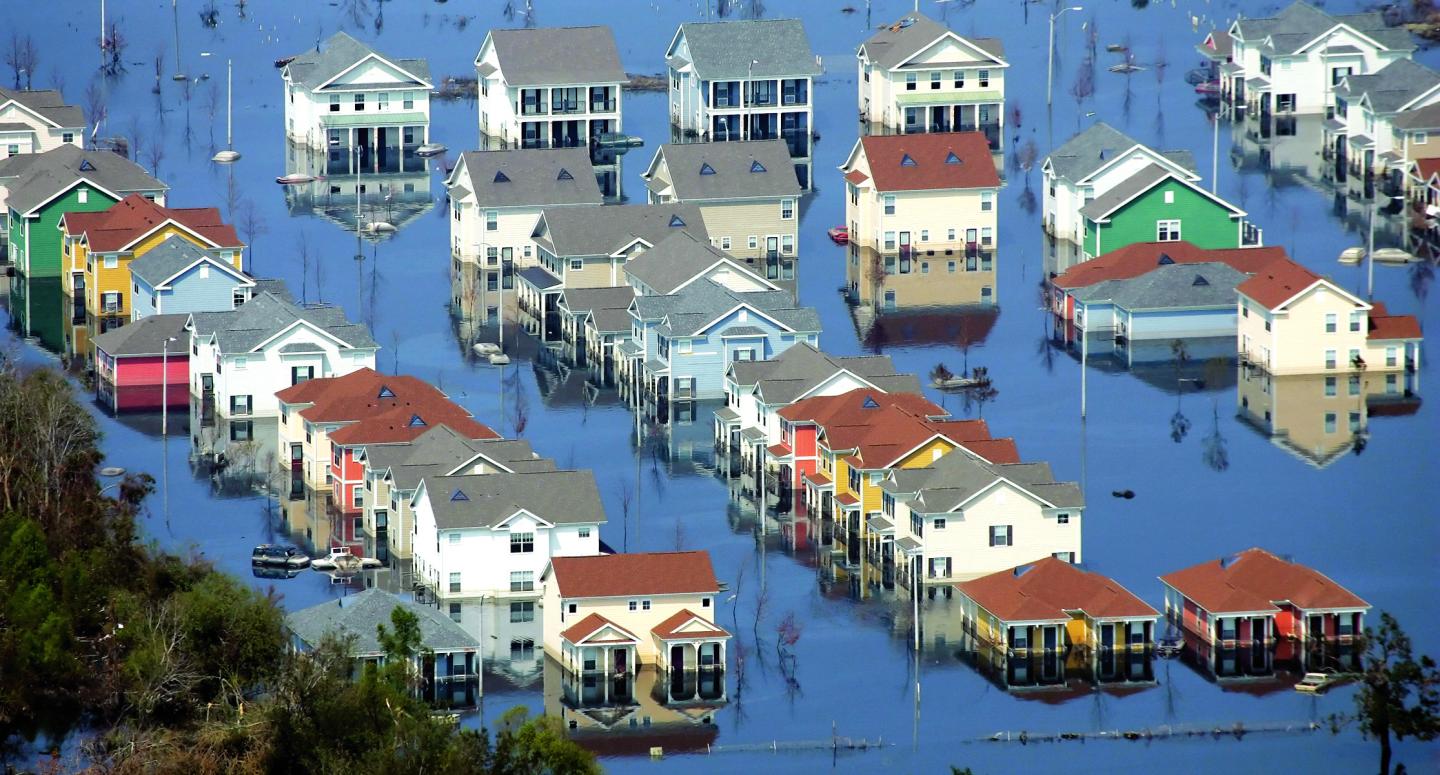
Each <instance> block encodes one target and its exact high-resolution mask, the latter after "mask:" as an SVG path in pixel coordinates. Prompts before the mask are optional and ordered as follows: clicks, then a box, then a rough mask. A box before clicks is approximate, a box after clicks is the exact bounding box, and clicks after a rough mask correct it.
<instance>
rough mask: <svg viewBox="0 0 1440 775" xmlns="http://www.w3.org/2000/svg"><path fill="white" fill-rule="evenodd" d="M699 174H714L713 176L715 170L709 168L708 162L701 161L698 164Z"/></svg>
mask: <svg viewBox="0 0 1440 775" xmlns="http://www.w3.org/2000/svg"><path fill="white" fill-rule="evenodd" d="M700 174H701V175H714V174H715V168H714V167H711V166H710V162H708V161H702V162H700Z"/></svg>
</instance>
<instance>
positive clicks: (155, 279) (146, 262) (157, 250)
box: [130, 234, 255, 288]
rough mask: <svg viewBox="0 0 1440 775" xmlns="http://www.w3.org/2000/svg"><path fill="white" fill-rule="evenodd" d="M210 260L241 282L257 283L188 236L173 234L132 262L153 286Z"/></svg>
mask: <svg viewBox="0 0 1440 775" xmlns="http://www.w3.org/2000/svg"><path fill="white" fill-rule="evenodd" d="M200 263H204V264H208V265H210V266H213V267H215V269H216V271H219V272H223V273H224V274H227V275H229V276H230V277H231V279H233V280H235V282H236V283H237V284H239V285H243V286H253V285H254V284H255V281H254V280H252V279H250V278H249V277H248V276H247V275H246V274H245V273H244V272H241V271H240V270H239V269H236V268H235V267H234V266H232V265H231V264H230V263H229V262H226V261H221V260H220V259H218V258H215V257H214V256H212V255H210V254H209V253H207V252H205V251H203V250H201V249H200V248H198V247H196V246H195V243H193V242H191V241H190V240H187V239H185V238H184V237H181V236H178V235H175V234H172V235H170V236H169V237H166V238H165V240H164V241H163V242H161V243H160V244H159V245H156V246H155V247H153V248H150V249H149V250H147V251H145V254H144V255H142V256H140V257H139V258H137V259H135V260H133V261H131V262H130V275H131V276H132V277H135V278H137V279H139V280H144V281H145V284H146V285H149V286H150V287H151V288H160V287H162V286H164V285H165V284H166V283H168V282H169V281H171V280H173V279H174V278H175V276H176V275H178V274H180V273H181V272H184V271H185V270H186V269H188V268H190V267H191V266H194V265H196V264H200Z"/></svg>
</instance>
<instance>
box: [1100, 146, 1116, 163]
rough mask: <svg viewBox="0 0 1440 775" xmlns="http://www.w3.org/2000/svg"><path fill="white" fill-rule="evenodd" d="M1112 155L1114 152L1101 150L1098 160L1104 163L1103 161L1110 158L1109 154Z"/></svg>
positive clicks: (1105, 149) (1107, 149) (1106, 149)
mask: <svg viewBox="0 0 1440 775" xmlns="http://www.w3.org/2000/svg"><path fill="white" fill-rule="evenodd" d="M1112 153H1114V151H1112V150H1110V149H1109V148H1101V149H1100V160H1101V161H1104V160H1106V159H1108V158H1110V154H1112Z"/></svg>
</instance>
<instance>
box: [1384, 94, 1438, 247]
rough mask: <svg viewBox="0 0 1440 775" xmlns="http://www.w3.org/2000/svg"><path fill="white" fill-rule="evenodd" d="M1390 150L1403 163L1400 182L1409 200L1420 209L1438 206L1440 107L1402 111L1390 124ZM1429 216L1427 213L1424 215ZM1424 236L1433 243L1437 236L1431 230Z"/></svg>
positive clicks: (1434, 230)
mask: <svg viewBox="0 0 1440 775" xmlns="http://www.w3.org/2000/svg"><path fill="white" fill-rule="evenodd" d="M1390 126H1391V130H1390V146H1391V148H1392V149H1393V150H1394V152H1395V154H1396V155H1398V156H1399V157H1400V158H1401V159H1402V160H1403V161H1402V163H1403V165H1404V167H1405V179H1404V181H1403V184H1404V187H1405V190H1406V192H1408V194H1409V195H1410V200H1411V202H1413V203H1416V204H1418V205H1419V206H1420V207H1422V208H1423V207H1425V206H1427V205H1440V182H1437V181H1435V180H1434V178H1435V177H1436V174H1435V173H1436V172H1437V171H1440V140H1433V141H1432V140H1431V138H1432V137H1434V138H1440V103H1432V104H1430V105H1426V106H1425V107H1423V108H1412V109H1410V110H1405V111H1401V112H1400V113H1398V114H1396V116H1395V117H1394V118H1393V119H1391V121H1390ZM1427 214H1428V213H1427ZM1427 231H1429V232H1430V233H1429V234H1428V235H1427V236H1428V237H1429V238H1430V239H1431V241H1432V242H1433V241H1434V240H1435V239H1436V237H1437V236H1440V233H1437V230H1436V229H1435V227H1433V226H1431V227H1429V229H1428V230H1427Z"/></svg>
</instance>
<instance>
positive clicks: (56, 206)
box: [0, 143, 167, 353]
mask: <svg viewBox="0 0 1440 775" xmlns="http://www.w3.org/2000/svg"><path fill="white" fill-rule="evenodd" d="M0 186H3V187H4V189H5V191H6V200H5V206H6V208H7V213H6V216H7V218H6V220H7V223H8V225H7V226H6V232H7V234H8V235H9V247H8V253H9V258H10V261H11V263H13V264H14V265H15V280H14V285H13V286H12V287H11V290H10V303H9V309H10V316H11V320H12V321H14V323H15V324H16V326H17V327H18V328H19V330H20V331H21V333H22V334H23V335H24V336H36V337H38V338H39V339H40V342H41V344H43V345H44V346H45V347H47V348H49V349H50V350H54V351H57V352H65V353H72V352H75V351H76V348H75V342H74V332H73V330H72V328H71V324H72V321H73V320H74V319H75V317H76V315H75V313H74V311H73V310H69V309H67V305H66V304H65V301H66V300H67V299H72V298H75V297H80V298H83V297H84V296H85V294H84V293H76V289H75V288H73V287H71V288H66V287H65V286H66V285H67V284H70V283H73V282H74V281H75V277H76V275H75V273H74V272H73V271H72V270H71V267H70V266H68V265H66V263H65V258H66V256H65V250H64V247H65V240H64V232H62V231H61V230H60V218H61V217H62V216H63V215H65V214H66V213H72V212H96V211H100V210H106V209H109V208H110V207H111V206H112V205H114V204H115V203H116V202H119V201H120V200H121V199H123V198H125V197H126V196H127V195H129V194H140V195H141V196H143V197H144V198H146V199H150V200H154V201H155V202H157V203H159V204H162V205H163V204H164V203H165V191H166V190H167V186H166V185H165V184H164V183H161V182H160V181H158V180H156V179H155V178H153V177H151V176H150V175H149V173H147V172H146V171H145V170H144V169H142V168H141V167H140V166H139V165H137V164H135V163H134V162H131V161H129V160H128V159H126V158H125V157H123V156H121V155H119V154H116V153H111V152H110V151H84V150H81V149H79V148H77V147H75V146H73V145H68V144H63V143H62V144H61V145H60V146H58V147H56V148H54V149H52V150H50V151H46V152H45V153H31V154H20V155H18V156H11V157H10V158H8V159H5V160H3V161H0Z"/></svg>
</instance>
